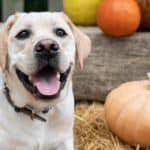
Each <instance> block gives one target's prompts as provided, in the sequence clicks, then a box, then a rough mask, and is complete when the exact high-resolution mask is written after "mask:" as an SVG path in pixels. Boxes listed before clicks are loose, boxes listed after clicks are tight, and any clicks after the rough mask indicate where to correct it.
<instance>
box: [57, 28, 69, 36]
mask: <svg viewBox="0 0 150 150" xmlns="http://www.w3.org/2000/svg"><path fill="white" fill-rule="evenodd" d="M55 33H56V35H57V36H59V37H64V36H66V35H67V33H66V31H65V30H64V29H62V28H57V29H56V30H55Z"/></svg>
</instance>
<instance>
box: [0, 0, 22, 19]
mask: <svg viewBox="0 0 150 150" xmlns="http://www.w3.org/2000/svg"><path fill="white" fill-rule="evenodd" d="M2 8H3V10H2V18H3V21H5V20H6V19H7V18H8V16H9V15H11V14H13V13H15V12H20V11H23V9H24V0H3V1H2Z"/></svg>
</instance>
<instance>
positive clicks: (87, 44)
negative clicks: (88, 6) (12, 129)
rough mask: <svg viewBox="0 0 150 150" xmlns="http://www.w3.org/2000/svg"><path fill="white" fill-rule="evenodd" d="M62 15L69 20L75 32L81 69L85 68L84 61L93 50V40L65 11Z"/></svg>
mask: <svg viewBox="0 0 150 150" xmlns="http://www.w3.org/2000/svg"><path fill="white" fill-rule="evenodd" d="M62 16H63V17H64V19H65V20H66V21H67V23H68V24H69V26H70V27H71V29H72V32H73V34H74V37H75V40H76V52H77V58H78V60H79V64H80V67H81V69H82V68H83V61H84V59H85V58H87V57H88V55H89V53H90V51H91V40H90V39H89V37H88V36H87V35H86V34H84V33H83V32H81V31H80V30H79V29H78V28H77V27H76V26H75V25H74V24H73V23H72V21H71V20H70V19H69V17H68V16H66V15H65V14H64V13H62Z"/></svg>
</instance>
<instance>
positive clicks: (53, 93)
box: [16, 66, 71, 99]
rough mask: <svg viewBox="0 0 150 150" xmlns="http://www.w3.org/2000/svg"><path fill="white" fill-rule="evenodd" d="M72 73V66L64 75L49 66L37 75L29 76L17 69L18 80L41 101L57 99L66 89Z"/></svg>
mask: <svg viewBox="0 0 150 150" xmlns="http://www.w3.org/2000/svg"><path fill="white" fill-rule="evenodd" d="M70 71H71V66H70V67H69V68H68V69H67V71H66V72H64V73H60V72H59V71H58V70H56V69H54V68H51V67H49V66H47V67H45V68H43V69H42V70H40V71H39V72H38V73H36V74H35V75H32V76H28V75H26V74H24V73H23V72H22V71H20V70H19V69H16V73H17V75H18V78H19V80H20V81H21V82H22V83H23V85H24V87H25V88H26V89H27V90H28V91H29V92H30V93H32V94H33V95H35V96H36V97H38V98H40V99H50V98H55V97H57V96H58V95H59V93H60V92H61V90H62V89H63V88H64V86H65V83H66V81H67V78H68V75H69V73H70Z"/></svg>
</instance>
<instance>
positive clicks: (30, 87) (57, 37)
mask: <svg viewBox="0 0 150 150" xmlns="http://www.w3.org/2000/svg"><path fill="white" fill-rule="evenodd" d="M0 36H1V40H0V42H1V43H0V66H1V68H2V69H3V71H4V72H5V78H6V81H5V82H6V84H7V85H8V87H9V89H10V92H11V96H12V99H13V101H14V103H15V104H16V105H17V106H20V107H22V106H25V105H33V106H34V107H45V106H47V105H49V104H52V103H54V102H56V101H58V100H62V99H64V98H65V96H66V94H67V92H68V86H69V83H70V81H71V75H72V71H73V68H74V64H75V58H76V56H77V57H78V59H79V62H80V65H81V67H82V66H83V60H84V58H86V57H87V56H88V54H89V52H90V40H89V39H88V37H87V36H86V35H84V34H83V33H82V32H80V31H79V30H78V29H77V28H76V27H75V26H74V25H73V24H72V22H71V21H70V20H69V19H68V17H67V16H65V15H64V14H63V13H29V14H27V13H20V14H16V15H14V16H11V17H10V18H9V19H8V21H7V22H6V24H5V25H4V27H3V29H2V31H1V35H0Z"/></svg>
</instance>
